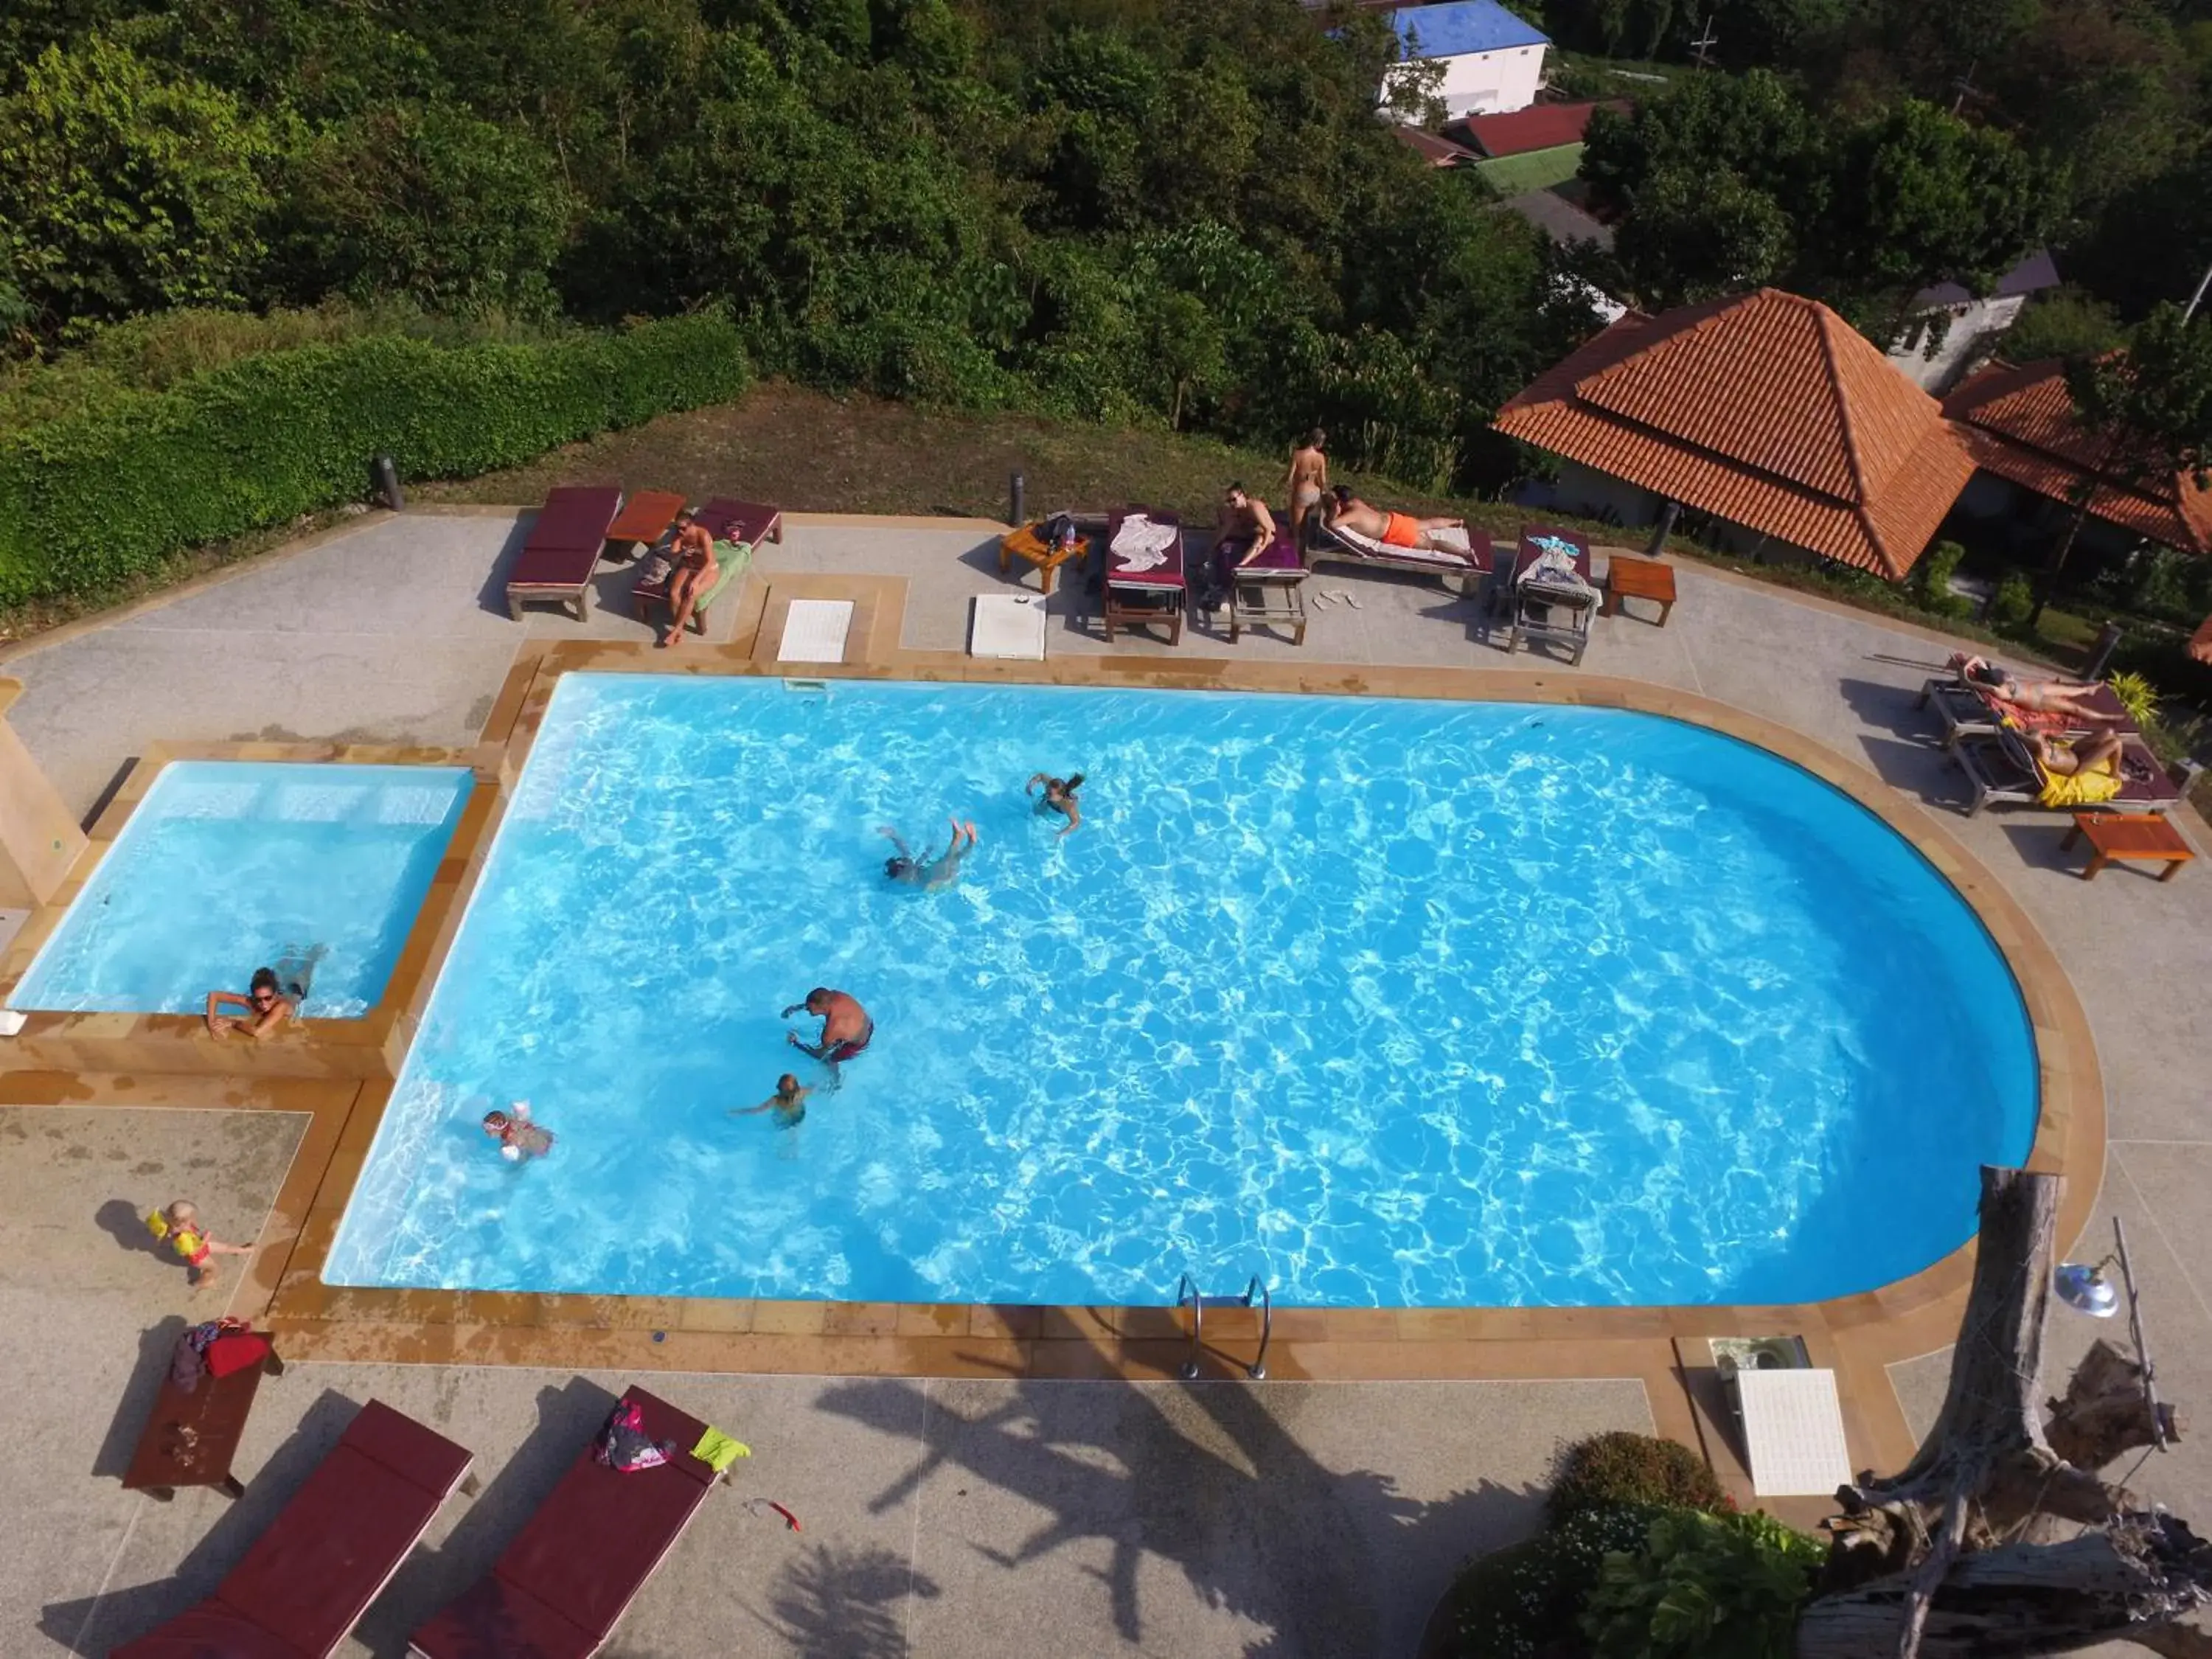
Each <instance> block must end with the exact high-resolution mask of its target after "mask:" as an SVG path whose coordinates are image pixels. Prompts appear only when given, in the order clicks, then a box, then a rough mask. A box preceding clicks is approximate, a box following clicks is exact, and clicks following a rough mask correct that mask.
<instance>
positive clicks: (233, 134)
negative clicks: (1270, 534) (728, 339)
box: [0, 0, 1594, 486]
mask: <svg viewBox="0 0 2212 1659" xmlns="http://www.w3.org/2000/svg"><path fill="white" fill-rule="evenodd" d="M1393 50H1394V47H1393V46H1392V43H1391V37H1390V36H1389V32H1388V30H1387V28H1386V27H1385V26H1384V25H1383V23H1382V22H1380V21H1378V20H1376V19H1375V18H1374V17H1372V16H1362V17H1351V18H1347V19H1346V20H1345V24H1344V27H1342V28H1341V29H1340V30H1335V31H1330V30H1325V29H1323V28H1321V27H1316V26H1315V23H1314V21H1313V20H1311V19H1310V18H1308V17H1307V16H1305V15H1304V14H1302V13H1301V12H1300V11H1299V10H1298V9H1297V8H1296V7H1295V6H1294V5H1293V4H1292V3H1291V0H600V3H593V4H588V5H586V4H581V3H578V0H480V3H471V4H468V5H453V4H450V3H432V0H21V3H19V4H18V5H16V6H15V7H14V8H12V9H10V10H9V13H8V15H7V16H6V18H5V20H4V21H0V163H5V164H6V165H4V166H0V325H7V324H13V325H15V326H17V327H18V328H19V329H20V330H21V339H22V340H23V342H24V343H26V344H27V345H29V346H32V347H35V348H38V349H44V350H46V351H49V352H51V351H52V350H53V349H56V348H58V347H65V346H67V345H68V344H69V343H71V342H73V341H76V340H79V339H82V338H83V337H85V336H86V335H87V334H88V332H89V331H92V330H94V328H95V327H96V326H98V325H103V324H108V323H112V322H115V321H118V320H119V319H125V318H129V317H132V316H137V315H142V314H143V313H147V312H149V311H150V310H153V309H155V308H158V307H164V306H172V305H178V304H183V303H196V304H203V305H204V304H208V303H215V304H218V305H220V304H241V305H250V306H253V307H261V308H266V307H311V306H314V305H316V304H319V303H320V302H321V301H324V300H325V298H326V297H327V296H330V295H342V296H345V297H348V298H349V299H351V300H354V301H360V302H367V301H388V300H391V299H394V298H399V299H404V300H409V301H413V302H415V303H416V304H417V305H419V306H420V307H423V308H424V309H426V310H428V311H432V312H436V313H445V314H459V315H475V316H489V315H494V314H497V315H501V316H506V317H519V318H523V319H555V318H558V317H566V318H568V319H575V320H578V321H583V322H590V323H596V324H607V323H611V322H614V321H616V320H617V319H622V318H624V317H631V316H665V315H670V314H674V313H681V312H684V311H686V310H689V309H690V308H692V307H697V306H701V305H702V304H714V305H723V306H726V307H729V308H730V311H731V313H732V316H733V317H735V318H736V319H737V320H738V325H739V326H740V327H741V328H742V329H743V331H744V336H745V338H746V341H747V343H748V345H749V347H750V350H751V353H752V355H753V356H754V358H755V359H756V361H757V362H759V364H760V365H761V366H762V367H763V368H765V369H767V370H769V371H770V372H774V373H780V374H788V375H791V376H793V377H796V378H799V379H801V380H806V381H809V382H811V383H814V384H817V385H821V386H827V387H829V388H832V389H847V388H859V389H864V390H867V391H872V392H879V393H884V394H887V395H890V396H895V397H900V398H914V399H919V400H926V401H935V402H939V403H945V404H959V405H963V406H968V407H981V408H989V407H1005V406H1024V407H1038V408H1042V409H1045V410H1054V411H1059V412H1066V413H1074V414H1084V415H1091V416H1109V417H1113V418H1115V419H1119V420H1123V421H1128V420H1139V421H1158V422H1167V423H1171V424H1174V425H1177V426H1183V427H1192V428H1206V429H1210V430H1212V431H1215V432H1218V433H1219V434H1222V435H1225V436H1230V437H1234V438H1239V439H1244V440H1255V441H1264V442H1265V443H1266V444H1267V445H1268V446H1269V447H1274V446H1275V445H1277V444H1279V443H1280V442H1281V441H1283V440H1284V439H1285V437H1286V436H1287V435H1289V434H1290V433H1291V432H1292V431H1293V430H1295V429H1297V428H1303V427H1305V426H1308V425H1310V424H1312V423H1313V422H1315V421H1316V420H1318V421H1320V422H1322V423H1323V424H1324V425H1327V426H1328V427H1329V428H1331V429H1332V430H1333V431H1334V432H1335V433H1336V434H1337V435H1338V440H1339V441H1338V448H1339V450H1340V453H1342V455H1343V458H1344V459H1346V461H1348V462H1351V463H1354V464H1364V465H1370V466H1375V467H1379V468H1382V469H1384V470H1388V471H1394V472H1396V473H1398V474H1400V475H1401V476H1404V477H1408V478H1409V480H1411V481H1413V482H1416V483H1423V484H1428V485H1431V486H1435V485H1442V484H1443V483H1448V482H1456V483H1460V484H1462V485H1468V484H1473V483H1482V482H1496V481H1498V480H1499V479H1500V478H1502V477H1503V476H1504V473H1505V471H1507V470H1508V466H1509V463H1510V453H1509V452H1508V451H1507V450H1506V448H1505V447H1504V446H1503V445H1502V444H1499V443H1498V442H1497V441H1495V440H1493V439H1492V438H1491V437H1490V436H1489V435H1487V422H1488V419H1489V416H1490V415H1491V413H1492V410H1494V409H1495V407H1496V405H1497V404H1498V402H1499V401H1500V400H1501V399H1502V398H1504V397H1505V396H1507V395H1509V394H1510V392H1513V391H1515V390H1516V389H1518V387H1519V386H1521V385H1522V384H1523V383H1524V382H1525V381H1526V380H1528V378H1529V377H1530V376H1531V375H1533V374H1534V373H1535V372H1536V371H1537V370H1538V369H1539V368H1542V367H1543V366H1545V365H1546V364H1547V363H1548V362H1551V361H1553V359H1554V358H1556V357H1557V356H1559V354H1560V353H1562V352H1563V351H1565V349H1568V348H1569V347H1570V346H1571V345H1572V344H1573V343H1576V341H1577V340H1578V339H1579V338H1580V337H1582V336H1583V334H1584V333H1586V332H1587V331H1589V329H1590V328H1591V327H1592V326H1594V319H1593V318H1592V316H1591V314H1590V313H1589V311H1588V310H1587V308H1586V307H1584V306H1583V304H1581V303H1580V302H1579V301H1576V300H1574V299H1572V298H1571V297H1570V296H1571V290H1569V289H1565V288H1563V287H1562V286H1561V285H1560V284H1559V283H1557V282H1556V280H1555V277H1556V273H1555V271H1554V270H1553V266H1552V262H1551V256H1550V253H1549V251H1548V249H1547V245H1546V244H1545V242H1544V240H1543V239H1542V237H1541V235H1540V234H1538V233H1537V232H1535V231H1534V229H1533V228H1530V227H1528V225H1526V224H1525V223H1524V222H1522V221H1521V220H1520V219H1518V218H1517V217H1516V216H1512V215H1510V214H1501V213H1499V212H1498V211H1496V210H1494V207H1493V205H1492V204H1491V203H1490V202H1489V201H1488V200H1487V199H1486V191H1485V190H1484V188H1483V187H1482V185H1480V183H1479V182H1478V181H1477V180H1475V179H1473V178H1471V177H1468V176H1459V175H1451V174H1443V173H1437V172H1436V171H1435V170H1433V169H1431V168H1428V167H1425V166H1423V165H1422V163H1421V162H1420V161H1419V159H1418V158H1417V157H1415V156H1414V155H1412V154H1411V153H1410V152H1409V151H1407V149H1405V148H1404V146H1402V145H1401V144H1400V143H1397V142H1396V141H1395V140H1394V139H1393V138H1392V137H1391V136H1390V133H1389V129H1388V127H1387V126H1386V125H1385V124H1383V122H1381V121H1378V120H1377V119H1376V116H1375V96H1376V87H1377V84H1378V82H1379V78H1380V71H1381V69H1382V66H1383V64H1384V62H1385V61H1386V60H1387V58H1389V55H1390V54H1391V52H1392V51H1393ZM87 134H90V135H93V136H92V137H91V138H90V139H86V138H85V137H83V135H87ZM72 135H76V137H72ZM19 157H20V158H22V160H23V161H26V162H28V163H30V164H31V165H28V166H24V165H18V164H17V160H18V158H19Z"/></svg>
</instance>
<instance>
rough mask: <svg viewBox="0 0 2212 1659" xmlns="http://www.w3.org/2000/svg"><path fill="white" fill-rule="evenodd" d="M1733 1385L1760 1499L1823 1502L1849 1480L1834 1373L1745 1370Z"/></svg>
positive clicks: (1847, 1450)
mask: <svg viewBox="0 0 2212 1659" xmlns="http://www.w3.org/2000/svg"><path fill="white" fill-rule="evenodd" d="M1735 1382H1736V1398H1737V1400H1738V1401H1740V1402H1741V1405H1742V1407H1743V1437H1744V1449H1745V1450H1746V1451H1747V1452H1749V1453H1750V1454H1751V1455H1750V1459H1749V1462H1750V1463H1751V1484H1752V1487H1753V1490H1754V1491H1755V1492H1758V1494H1759V1496H1760V1497H1761V1498H1790V1497H1798V1498H1825V1497H1827V1496H1828V1495H1829V1494H1830V1493H1832V1492H1834V1491H1835V1490H1836V1488H1837V1487H1838V1486H1843V1485H1844V1484H1846V1483H1847V1482H1848V1481H1849V1480H1850V1478H1851V1455H1850V1450H1849V1449H1847V1448H1846V1447H1845V1445H1844V1413H1843V1407H1841V1406H1840V1405H1838V1403H1837V1400H1836V1374H1835V1372H1833V1371H1824V1370H1805V1371H1800V1370H1787V1371H1758V1370H1747V1371H1739V1372H1737V1373H1736V1379H1735Z"/></svg>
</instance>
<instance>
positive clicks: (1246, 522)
mask: <svg viewBox="0 0 2212 1659" xmlns="http://www.w3.org/2000/svg"><path fill="white" fill-rule="evenodd" d="M1219 529H1220V533H1219V534H1218V535H1217V536H1216V537H1215V538H1213V549H1212V553H1211V554H1210V555H1209V556H1208V557H1207V559H1206V571H1207V574H1208V576H1209V581H1208V585H1207V591H1206V593H1205V595H1204V596H1203V597H1202V598H1201V599H1200V600H1199V603H1200V605H1203V606H1204V607H1206V609H1207V610H1209V611H1214V610H1218V609H1219V608H1220V607H1221V605H1223V604H1225V602H1226V601H1227V599H1228V597H1229V595H1228V588H1229V584H1230V582H1231V581H1232V580H1234V578H1233V577H1231V575H1230V574H1229V573H1230V571H1231V569H1232V568H1234V569H1242V568H1243V567H1244V566H1246V565H1248V564H1249V563H1251V562H1253V561H1254V560H1255V559H1256V558H1258V557H1259V556H1261V554H1262V553H1265V552H1266V551H1267V550H1268V549H1269V548H1271V547H1273V545H1274V544H1275V515H1274V514H1273V513H1270V512H1269V511H1268V510H1267V502H1265V501H1261V500H1260V498H1259V497H1258V496H1256V495H1252V494H1250V493H1249V491H1247V490H1246V489H1245V488H1244V486H1243V484H1241V483H1233V484H1231V485H1230V486H1229V488H1228V489H1225V490H1223V491H1222V492H1221V520H1220V526H1219Z"/></svg>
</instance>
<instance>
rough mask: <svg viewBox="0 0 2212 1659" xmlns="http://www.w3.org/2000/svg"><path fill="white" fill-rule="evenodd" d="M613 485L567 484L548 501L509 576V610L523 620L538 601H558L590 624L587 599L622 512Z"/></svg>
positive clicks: (577, 617) (619, 494) (579, 620)
mask: <svg viewBox="0 0 2212 1659" xmlns="http://www.w3.org/2000/svg"><path fill="white" fill-rule="evenodd" d="M622 501H623V497H622V491H621V490H619V489H617V488H616V487H615V486H614V485H612V484H563V485H562V486H561V488H560V489H556V490H555V491H553V492H552V494H550V495H548V496H546V498H545V506H544V510H543V511H541V512H540V513H538V522H537V523H536V524H534V525H532V526H530V534H529V536H528V537H527V538H526V539H525V540H524V542H523V544H522V551H521V552H520V554H518V555H517V556H515V561H514V568H513V569H512V570H510V571H508V572H507V614H508V615H509V616H511V617H513V618H514V619H515V621H517V622H520V621H521V620H522V607H523V605H524V604H525V603H526V601H529V600H532V599H555V600H558V601H559V602H560V603H561V604H562V605H566V606H568V609H569V610H570V611H574V613H575V617H576V620H577V621H578V622H581V621H583V620H584V593H585V590H586V589H587V588H588V587H590V586H591V583H592V571H594V570H596V569H598V568H599V557H600V556H601V555H602V554H604V553H605V551H606V550H607V528H608V526H611V524H613V523H614V521H615V514H616V513H619V512H620V511H621V510H622Z"/></svg>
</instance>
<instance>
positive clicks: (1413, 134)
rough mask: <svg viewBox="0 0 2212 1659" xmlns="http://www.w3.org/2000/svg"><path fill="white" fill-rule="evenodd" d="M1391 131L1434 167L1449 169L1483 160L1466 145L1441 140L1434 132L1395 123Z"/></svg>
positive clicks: (1408, 147) (1445, 139)
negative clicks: (1457, 164) (1462, 162)
mask: <svg viewBox="0 0 2212 1659" xmlns="http://www.w3.org/2000/svg"><path fill="white" fill-rule="evenodd" d="M1390 131H1393V132H1395V133H1396V134H1397V135H1398V137H1399V139H1400V141H1401V143H1404V144H1405V145H1406V147H1407V149H1410V150H1412V151H1413V154H1414V155H1418V156H1419V157H1420V158H1421V159H1422V160H1423V161H1426V162H1427V163H1428V164H1429V165H1430V166H1431V167H1451V166H1453V165H1455V163H1457V162H1461V161H1480V160H1481V159H1482V158H1481V157H1480V156H1478V155H1476V154H1475V153H1474V151H1473V150H1471V149H1468V148H1467V146H1466V145H1464V144H1455V143H1452V141H1451V140H1450V139H1449V138H1440V137H1437V135H1436V134H1435V133H1433V132H1423V131H1421V130H1420V129H1419V127H1408V126H1401V125H1396V124H1395V123H1393V124H1392V125H1391V128H1390Z"/></svg>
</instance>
